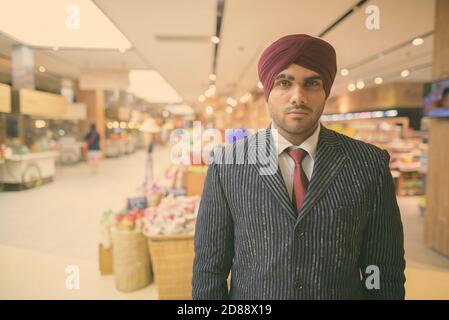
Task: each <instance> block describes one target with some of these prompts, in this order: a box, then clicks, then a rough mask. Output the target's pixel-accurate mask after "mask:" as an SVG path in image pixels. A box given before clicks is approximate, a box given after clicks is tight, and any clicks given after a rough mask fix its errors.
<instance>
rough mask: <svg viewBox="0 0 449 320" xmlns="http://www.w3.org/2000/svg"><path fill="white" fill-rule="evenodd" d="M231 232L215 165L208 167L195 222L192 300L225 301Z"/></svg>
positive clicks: (232, 247)
mask: <svg viewBox="0 0 449 320" xmlns="http://www.w3.org/2000/svg"><path fill="white" fill-rule="evenodd" d="M233 234H234V229H233V221H232V216H231V212H230V210H229V205H228V202H227V200H226V197H225V194H224V191H223V188H222V185H221V181H220V177H219V174H218V168H217V165H216V164H211V165H210V166H209V169H208V172H207V176H206V181H205V184H204V190H203V195H202V198H201V203H200V208H199V211H198V217H197V221H196V231H195V259H194V263H193V279H192V297H193V299H200V300H215V299H229V292H228V286H227V278H228V275H229V272H230V270H231V266H232V258H233V256H234V239H233Z"/></svg>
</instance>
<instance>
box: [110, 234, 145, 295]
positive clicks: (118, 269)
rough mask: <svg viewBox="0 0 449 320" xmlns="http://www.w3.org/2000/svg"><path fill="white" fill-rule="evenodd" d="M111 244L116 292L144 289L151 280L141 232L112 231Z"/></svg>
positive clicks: (143, 237)
mask: <svg viewBox="0 0 449 320" xmlns="http://www.w3.org/2000/svg"><path fill="white" fill-rule="evenodd" d="M112 242H113V246H112V248H113V259H114V263H113V267H114V277H115V286H116V288H117V290H120V291H124V292H130V291H135V290H138V289H141V288H143V287H146V286H147V285H148V284H149V283H150V282H151V280H152V271H151V265H150V257H149V255H148V247H147V241H146V238H145V236H144V235H143V234H142V232H140V231H119V230H117V229H112Z"/></svg>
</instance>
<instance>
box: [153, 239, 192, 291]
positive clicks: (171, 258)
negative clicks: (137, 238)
mask: <svg viewBox="0 0 449 320" xmlns="http://www.w3.org/2000/svg"><path fill="white" fill-rule="evenodd" d="M148 248H149V250H150V256H151V263H152V265H153V270H154V278H155V281H156V285H157V288H158V293H159V299H161V300H190V299H192V269H193V258H194V254H195V253H194V245H193V235H184V234H183V235H173V236H155V237H149V238H148Z"/></svg>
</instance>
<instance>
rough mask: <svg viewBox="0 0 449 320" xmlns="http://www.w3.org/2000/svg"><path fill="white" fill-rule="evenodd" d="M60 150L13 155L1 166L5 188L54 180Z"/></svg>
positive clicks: (35, 184)
mask: <svg viewBox="0 0 449 320" xmlns="http://www.w3.org/2000/svg"><path fill="white" fill-rule="evenodd" d="M58 156H59V153H58V152H53V151H50V152H37V153H28V154H23V155H12V156H8V157H6V158H5V159H4V164H3V165H1V166H0V171H1V172H0V179H1V183H2V184H4V186H5V188H11V189H19V190H21V189H28V188H33V187H36V186H39V185H41V184H42V183H44V182H49V181H52V180H53V177H54V175H55V159H56V158H57V157H58Z"/></svg>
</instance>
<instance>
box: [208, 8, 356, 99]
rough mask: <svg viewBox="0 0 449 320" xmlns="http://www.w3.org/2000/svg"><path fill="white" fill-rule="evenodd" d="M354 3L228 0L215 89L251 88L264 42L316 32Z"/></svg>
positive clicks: (237, 92)
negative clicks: (288, 35)
mask: <svg viewBox="0 0 449 320" xmlns="http://www.w3.org/2000/svg"><path fill="white" fill-rule="evenodd" d="M354 4H355V1H354V0H341V1H340V0H339V1H335V0H320V1H304V0H300V1H298V0H280V1H279V0H268V1H257V0H245V1H227V2H226V4H225V12H224V20H223V26H222V36H221V43H220V51H219V57H218V68H217V89H218V91H219V92H222V93H225V94H231V95H234V96H235V97H236V98H238V97H239V96H240V95H242V94H243V93H244V92H246V91H247V90H250V89H253V88H254V87H255V85H256V84H257V81H258V78H257V61H258V58H259V56H260V54H261V53H262V50H263V49H264V48H265V47H266V46H268V45H269V44H270V43H271V42H273V41H275V40H276V39H277V38H279V37H281V36H284V35H287V34H292V33H307V34H311V35H318V34H319V33H321V32H322V31H323V30H325V29H326V28H327V27H328V26H329V25H330V24H331V23H333V22H334V20H336V19H337V18H338V17H339V16H341V15H342V14H343V13H344V12H345V11H347V10H348V9H349V8H350V7H351V6H352V5H354ZM323 8H325V10H323Z"/></svg>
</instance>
